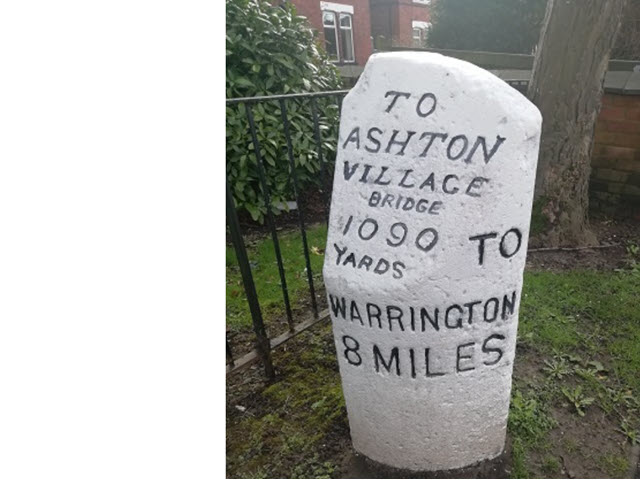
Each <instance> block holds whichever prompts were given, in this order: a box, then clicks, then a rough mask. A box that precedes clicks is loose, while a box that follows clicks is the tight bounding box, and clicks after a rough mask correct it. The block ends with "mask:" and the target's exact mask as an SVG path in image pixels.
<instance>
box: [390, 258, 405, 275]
mask: <svg viewBox="0 0 640 480" xmlns="http://www.w3.org/2000/svg"><path fill="white" fill-rule="evenodd" d="M391 268H392V269H393V278H402V277H403V276H404V273H403V272H402V270H403V269H405V268H407V267H406V266H405V264H404V263H402V262H398V261H396V262H393V264H392V265H391Z"/></svg>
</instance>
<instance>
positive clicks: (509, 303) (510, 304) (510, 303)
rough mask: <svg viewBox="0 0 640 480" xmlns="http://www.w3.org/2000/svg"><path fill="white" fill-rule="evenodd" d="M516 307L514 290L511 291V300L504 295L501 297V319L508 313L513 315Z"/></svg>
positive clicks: (505, 317)
mask: <svg viewBox="0 0 640 480" xmlns="http://www.w3.org/2000/svg"><path fill="white" fill-rule="evenodd" d="M515 308H516V292H515V290H514V291H513V292H512V293H511V300H509V297H507V296H506V295H504V297H503V298H502V320H506V319H507V317H508V316H509V315H513V312H514V311H515Z"/></svg>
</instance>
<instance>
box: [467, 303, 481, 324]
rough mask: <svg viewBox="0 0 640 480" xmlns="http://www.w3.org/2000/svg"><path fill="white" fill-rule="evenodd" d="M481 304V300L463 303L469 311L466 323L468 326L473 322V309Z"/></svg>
mask: <svg viewBox="0 0 640 480" xmlns="http://www.w3.org/2000/svg"><path fill="white" fill-rule="evenodd" d="M480 303H482V301H481V300H476V301H475V302H469V303H465V304H464V306H465V307H467V308H468V309H469V317H468V319H467V323H468V324H469V325H471V323H472V322H473V307H475V306H476V305H478V304H480Z"/></svg>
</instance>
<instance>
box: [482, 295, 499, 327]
mask: <svg viewBox="0 0 640 480" xmlns="http://www.w3.org/2000/svg"><path fill="white" fill-rule="evenodd" d="M499 303H500V302H499V301H498V299H497V298H495V297H491V298H490V299H489V300H487V301H486V302H485V304H484V321H485V322H487V323H491V322H493V321H494V320H495V319H496V318H498V306H499ZM489 304H492V305H493V314H492V315H491V316H489V315H488V309H489Z"/></svg>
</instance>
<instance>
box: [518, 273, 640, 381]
mask: <svg viewBox="0 0 640 480" xmlns="http://www.w3.org/2000/svg"><path fill="white" fill-rule="evenodd" d="M639 295H640V276H637V275H634V274H632V273H631V272H628V271H619V272H596V271H573V272H564V273H552V272H527V273H525V282H524V288H523V293H522V302H521V307H520V323H519V326H518V336H519V337H524V338H528V341H529V342H531V343H532V344H534V345H535V347H536V349H537V350H538V351H540V352H541V353H545V354H552V353H560V354H571V353H572V352H574V353H582V354H583V356H585V354H587V355H595V356H597V355H601V356H604V357H610V359H611V363H612V364H611V367H612V368H613V373H614V375H615V376H616V377H617V378H619V379H620V381H621V382H622V383H624V384H625V385H627V386H628V387H630V388H632V389H633V390H634V391H635V392H636V394H639V393H640V375H638V372H639V371H640V308H638V305H639V304H640V303H639V302H640V298H639Z"/></svg>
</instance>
